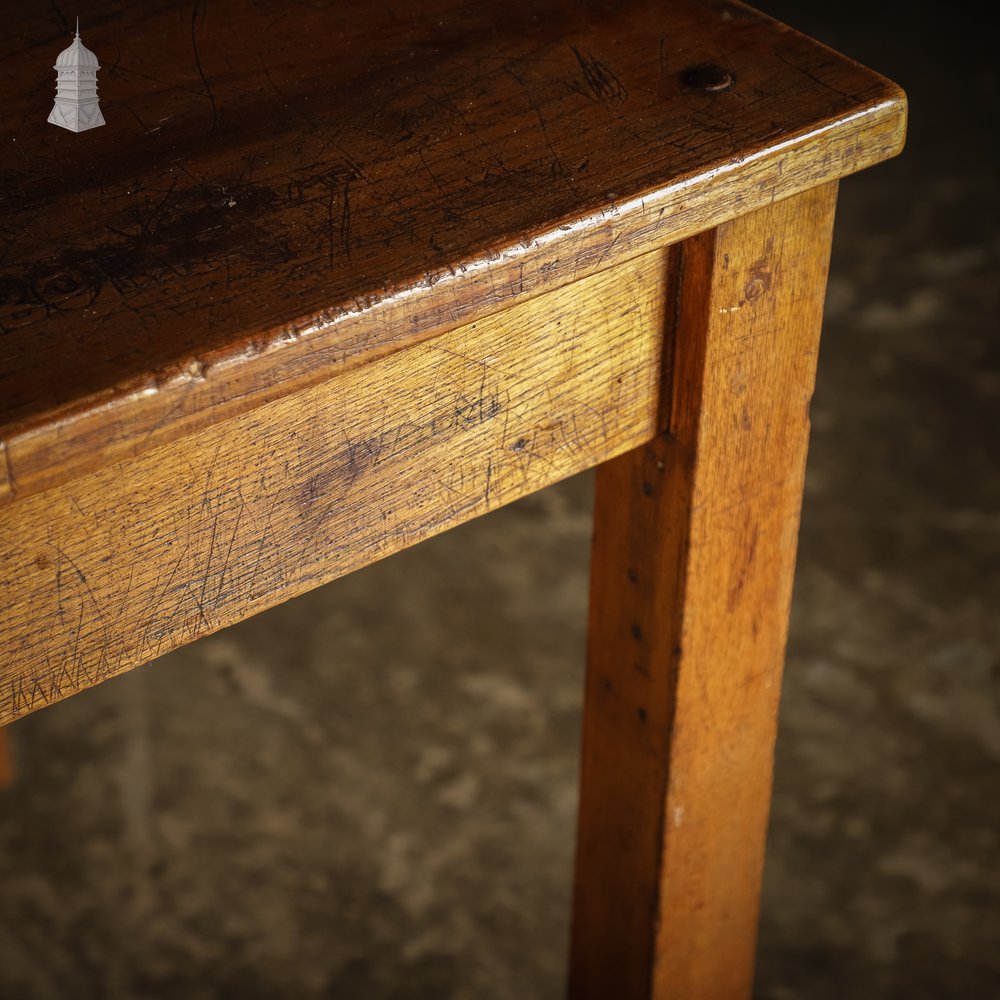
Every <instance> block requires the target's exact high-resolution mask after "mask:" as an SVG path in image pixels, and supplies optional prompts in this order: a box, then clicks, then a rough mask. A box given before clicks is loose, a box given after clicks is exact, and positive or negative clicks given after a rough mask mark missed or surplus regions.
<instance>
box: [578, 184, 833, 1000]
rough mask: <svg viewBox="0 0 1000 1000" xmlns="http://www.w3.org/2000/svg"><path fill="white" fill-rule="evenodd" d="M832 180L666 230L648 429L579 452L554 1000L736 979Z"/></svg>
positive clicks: (626, 997)
mask: <svg viewBox="0 0 1000 1000" xmlns="http://www.w3.org/2000/svg"><path fill="white" fill-rule="evenodd" d="M835 200H836V185H835V184H828V185H825V186H823V187H820V188H816V189H815V190H813V191H810V192H808V193H806V194H803V195H798V196H796V197H795V198H792V199H789V200H786V201H783V202H779V203H777V204H774V205H772V206H770V207H768V208H766V209H763V210H760V211H757V212H754V213H752V214H750V215H747V216H744V217H742V218H739V219H736V220H735V221H732V222H729V223H726V224H724V225H722V226H720V227H719V228H717V229H715V230H713V231H711V232H709V233H705V234H703V235H701V236H698V237H696V238H694V239H691V240H689V241H687V242H686V243H685V244H684V245H683V246H682V247H681V248H680V256H681V261H680V266H681V272H680V274H681V277H680V280H679V291H678V296H679V299H678V310H677V330H676V345H677V346H676V350H675V363H674V371H673V375H672V380H671V381H672V396H671V399H670V405H669V412H670V418H669V433H667V434H664V435H663V436H662V437H660V438H658V439H657V440H655V441H653V442H652V443H651V444H649V445H647V446H644V447H642V448H639V449H637V450H635V451H632V452H630V453H628V454H625V455H623V456H622V457H620V458H617V459H614V460H613V461H611V462H608V463H607V464H605V465H604V466H601V467H600V468H599V470H598V480H597V499H596V510H595V528H594V547H593V567H592V579H591V610H590V631H589V653H588V667H587V689H586V704H585V713H584V736H583V761H582V777H581V802H580V826H579V839H578V845H577V861H576V888H575V901H574V917H573V940H572V949H571V969H570V989H569V993H570V996H571V997H572V998H573V1000H582V998H601V1000H606V998H608V997H615V998H617V1000H633V998H644V1000H645V998H650V997H655V998H657V1000H664V998H668V997H669V998H677V1000H716V998H718V1000H721V998H726V1000H731V998H740V997H748V996H749V995H750V992H751V984H752V977H753V965H754V952H755V949H756V924H757V914H758V905H759V904H758V899H759V892H760V884H761V873H762V868H763V858H764V841H765V834H766V828H767V819H768V809H769V804H770V794H771V771H772V760H773V748H774V739H775V729H776V714H777V705H778V693H779V687H780V676H781V669H782V664H783V659H784V648H785V640H786V635H787V622H788V611H789V605H790V599H791V590H792V573H793V567H794V561H795V548H796V540H797V534H798V522H799V510H800V505H801V498H802V486H803V474H804V467H805V456H806V445H807V438H808V428H809V420H808V407H809V400H810V397H811V395H812V390H813V382H814V376H815V365H816V353H817V347H818V338H819V330H820V323H821V318H822V305H823V295H824V290H825V286H826V276H827V267H828V262H829V247H830V237H831V232H832V223H833V210H834V204H835Z"/></svg>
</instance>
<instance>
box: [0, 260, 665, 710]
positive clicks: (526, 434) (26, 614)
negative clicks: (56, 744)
mask: <svg viewBox="0 0 1000 1000" xmlns="http://www.w3.org/2000/svg"><path fill="white" fill-rule="evenodd" d="M666 259H667V258H666V254H665V253H662V252H661V253H652V254H647V255H646V256H644V257H640V258H637V259H636V260H634V261H631V262H629V263H628V264H624V265H621V266H620V267H618V268H616V269H613V270H610V271H606V272H603V273H601V274H598V275H596V276H595V277H592V278H587V279H585V280H584V281H581V282H578V283H577V284H576V285H573V286H570V287H567V288H564V289H561V290H559V291H556V292H551V293H549V294H547V295H544V296H541V297H539V298H537V299H534V300H532V301H529V302H526V303H524V304H523V305H519V306H516V307H514V308H513V309H511V310H508V311H507V312H506V313H503V314H502V315H499V316H494V317H491V318H488V319H486V320H484V321H482V322H479V323H473V324H471V325H469V326H466V327H461V328H459V329H457V330H454V331H452V332H451V333H448V334H445V335H444V336H441V337H439V338H437V339H435V340H432V341H429V342H427V343H425V344H419V345H415V346H413V347H411V348H408V349H406V350H403V351H399V352H397V353H396V354H394V355H392V356H390V357H388V358H384V359H382V360H381V361H378V362H376V363H373V364H369V365H366V366H365V367H363V368H357V369H354V370H352V371H350V372H347V373H346V374H344V375H342V376H341V377H340V378H336V379H333V380H332V381H330V382H326V383H324V384H322V385H320V386H316V387H314V388H311V389H305V390H300V391H299V392H297V393H295V394H293V395H291V396H289V397H287V398H285V399H283V400H280V401H276V402H273V403H268V404H266V405H265V406H263V407H260V408H259V409H257V410H254V411H251V412H249V413H246V414H243V415H242V416H239V417H236V418H234V419H232V420H229V421H225V422H223V423H221V424H218V425H217V426H215V427H212V428H209V429H207V430H204V431H201V432H200V433H198V434H195V435H190V436H188V437H185V438H183V439H181V440H179V441H177V442H174V443H172V444H168V445H164V446H161V447H160V448H157V449H154V450H153V451H150V452H147V453H146V454H145V455H143V456H141V457H139V458H135V459H131V460H129V461H127V462H122V463H119V464H116V465H112V466H108V467H106V468H104V469H101V470H98V471H97V472H94V473H91V474H90V475H88V476H85V477H83V478H81V479H78V480H76V481H74V482H72V483H69V484H67V485H65V486H61V487H56V488H54V489H52V490H49V491H47V492H46V493H43V494H40V495H38V496H34V497H28V498H26V499H23V500H20V501H19V502H18V503H16V504H14V505H13V506H10V507H7V508H0V588H2V592H3V595H4V601H3V603H2V604H0V634H2V635H3V637H4V641H3V645H2V647H0V676H2V679H3V683H2V687H0V725H2V724H3V723H4V722H7V721H9V720H11V719H13V718H15V717H17V716H19V715H24V714H25V713H27V712H30V711H32V710H33V709H37V708H40V707H42V706H44V705H46V704H49V703H50V702H53V701H56V700H58V699H60V698H63V697H66V696H67V695H70V694H72V693H73V692H75V691H77V690H79V689H80V688H83V687H87V686H88V685H91V684H94V683H97V682H98V681H100V680H103V679H105V678H106V677H110V676H112V675H114V674H116V673H119V672H121V671H122V670H126V669H128V668H129V667H133V666H136V665H137V664H139V663H142V662H144V661H146V660H149V659H152V658H153V657H155V656H157V655H159V654H160V653H163V652H166V651H168V650H170V649H173V648H174V647H176V646H178V645H181V644H182V643H185V642H189V641H190V640H192V639H196V638H198V637H199V636H203V635H207V634H208V633H210V632H213V631H215V630H216V629H218V628H221V627H223V626H224V625H229V624H231V623H233V622H235V621H239V620H241V619H243V618H246V617H247V616H249V615H251V614H253V613H254V612H256V611H260V610H262V609H264V608H266V607H269V606H271V605H273V604H276V603H278V602H279V601H282V600H285V599H286V598H288V597H291V596H293V595H294V594H298V593H302V592H303V591H305V590H308V589H309V588H311V587H314V586H317V585H318V584H321V583H323V582H325V581H327V580H330V579H333V578H334V577H335V576H338V575H340V574H342V573H346V572H348V571H349V570H352V569H356V568H358V567H360V566H363V565H365V564H366V563H369V562H371V561H372V560H374V559H378V558H380V557H382V556H385V555H388V554H390V553H392V552H395V551H397V550H398V549H400V548H402V547H404V546H406V545H410V544H412V543H414V542H417V541H420V540H421V539H423V538H426V537H428V536H430V535H433V534H435V533H437V532H439V531H442V530H444V529H445V528H448V527H450V526H452V525H455V524H458V523H460V522H462V521H464V520H467V519H468V518H471V517H474V516H476V515H477V514H482V513H485V512H486V511H488V510H490V509H492V508H494V507H497V506H499V505H500V504H504V503H508V502H510V501H512V500H515V499H517V498H518V497H520V496H523V495H524V494H526V493H529V492H532V491H533V490H537V489H540V488H541V487H543V486H547V485H548V484H550V483H552V482H555V481H556V480H558V479H561V478H563V477H564V476H567V475H570V474H571V473H574V472H578V471H580V470H582V469H585V468H589V467H590V466H592V465H594V464H596V463H598V462H602V461H604V460H606V459H607V458H610V457H611V456H613V455H616V454H618V453H620V452H622V451H625V450H627V449H629V448H633V447H635V446H636V445H637V444H639V443H640V442H642V441H644V440H647V439H648V438H649V437H650V436H651V435H652V434H653V433H654V432H655V427H656V420H657V409H658V406H659V392H660V385H661V379H662V372H661V350H662V332H663V324H664V319H663V317H664V308H663V307H664V293H663V289H664V287H665V286H666V272H665V268H666Z"/></svg>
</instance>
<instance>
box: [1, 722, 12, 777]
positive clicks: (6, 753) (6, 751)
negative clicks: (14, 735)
mask: <svg viewBox="0 0 1000 1000" xmlns="http://www.w3.org/2000/svg"><path fill="white" fill-rule="evenodd" d="M13 781H14V768H13V765H12V764H11V760H10V737H9V736H8V735H7V730H6V728H5V727H3V726H0V790H2V789H4V788H10V786H11V784H13Z"/></svg>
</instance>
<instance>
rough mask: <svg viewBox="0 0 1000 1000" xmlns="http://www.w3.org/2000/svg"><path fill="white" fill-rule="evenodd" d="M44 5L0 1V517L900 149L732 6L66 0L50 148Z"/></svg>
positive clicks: (869, 95) (856, 103)
mask: <svg viewBox="0 0 1000 1000" xmlns="http://www.w3.org/2000/svg"><path fill="white" fill-rule="evenodd" d="M64 8H65V5H60V4H56V3H48V4H46V3H39V2H30V3H25V2H24V0H0V24H2V26H3V30H2V32H0V95H2V98H3V99H2V100H0V453H2V456H0V503H4V502H7V503H10V502H12V501H15V500H16V499H17V498H18V497H26V496H29V495H31V494H33V493H37V492H38V491H40V490H43V489H47V488H49V487H50V486H53V485H57V484H59V483H64V482H67V481H69V480H71V479H72V478H74V477H75V476H79V475H82V474H84V473H86V472H89V471H91V470H92V469H95V468H98V467H100V466H102V465H106V464H108V463H110V462H112V461H115V460H118V459H121V458H127V457H130V456H133V455H138V454H140V453H142V452H144V451H146V450H148V449H149V448H151V447H154V446H155V445H158V444H161V443H164V442H166V441H169V440H172V439H174V438H176V437H178V436H180V435H183V434H187V433H191V432H193V431H194V430H196V429H197V428H199V427H205V426H208V425H211V424H214V423H216V422H218V421H219V420H221V419H223V418H225V417H228V416H232V415H234V414H237V413H240V412H242V411H244V410H246V409H248V408H251V407H254V406H258V405H261V404H263V403H265V402H267V401H269V400H273V399H276V398H280V397H282V396H285V395H287V394H288V393H289V392H292V391H294V390H295V389H297V388H301V387H304V386H307V385H311V384H315V383H317V382H320V381H322V380H324V379H326V378H329V377H331V376H332V375H333V374H335V373H337V372H339V371H342V370H344V369H345V368H349V367H351V366H356V365H360V364H363V363H365V362H367V361H369V360H372V359H374V358H377V357H380V356H384V355H385V354H386V353H388V352H390V351H392V350H396V349H398V348H400V347H403V346H405V345H408V344H412V343H415V342H418V341H420V340H422V339H426V338H427V337H430V336H433V335H435V334H437V333H440V332H442V331H445V330H448V329H451V328H454V327H456V326H458V325H461V324H462V323H466V322H469V321H471V320H473V319H476V318H478V317H481V316H483V315H486V314H489V313H494V312H497V311H499V310H501V309H503V308H505V307H506V306H508V305H510V304H512V303H515V302H518V301H522V300H524V299H525V298H527V297H530V296H532V295H537V294H538V293H539V292H542V291H544V290H548V289H552V288H556V287H559V286H561V285H564V284H566V283H568V282H571V281H574V280H576V279H578V278H581V277H584V276H585V275H588V274H593V273H594V272H596V271H598V270H601V269H603V268H606V267H609V266H611V265H613V264H615V263H620V262H621V261H623V260H627V259H629V258H630V257H633V256H636V255H638V254H640V253H643V252H646V251H649V250H651V249H653V248H655V247H657V246H663V245H664V244H665V243H667V242H672V241H676V240H678V239H680V238H683V237H686V236H690V235H693V234H694V233H696V232H699V231H701V230H703V229H706V228H710V227H711V226H713V225H716V224H717V223H719V222H721V221H724V220H725V219H728V218H732V217H734V216H736V215H739V214H742V213H744V212H746V211H749V210H751V209H753V208H754V207H757V206H760V205H764V204H767V203H769V202H771V201H773V200H774V199H775V198H780V197H784V196H786V195H790V194H794V193H795V192H797V191H802V190H805V189H807V188H809V187H812V186H814V185H816V184H819V183H822V182H824V181H826V180H830V179H833V178H836V177H840V176H843V175H845V174H848V173H851V172H852V171H854V170H858V169H860V168H861V167H864V166H867V165H868V164H871V163H875V162H877V161H879V160H881V159H884V158H885V157H887V156H890V155H892V154H893V153H895V152H896V151H898V149H899V148H900V145H901V143H902V135H903V125H904V104H903V101H902V98H901V95H900V92H899V90H898V88H896V87H895V86H893V85H892V84H890V83H889V82H888V81H886V80H884V79H882V78H881V77H879V76H878V75H876V74H874V73H872V72H870V71H868V70H865V69H863V68H862V67H860V66H857V65H856V64H854V63H852V62H850V61H849V60H847V59H844V58H842V57H840V56H837V55H836V54H835V53H832V52H830V51H829V50H828V49H825V48H823V47H822V46H819V45H817V44H815V43H814V42H812V41H810V40H809V39H806V38H804V37H802V36H801V35H799V34H797V33H795V32H793V31H790V30H788V29H786V28H784V27H782V26H780V25H777V24H775V23H774V22H773V21H771V20H769V19H768V18H766V17H764V16H762V15H761V14H758V13H757V12H755V11H753V10H751V9H750V8H748V7H745V6H743V5H741V4H739V3H733V2H728V0H721V2H720V0H712V2H707V0H702V2H699V0H671V2H670V3H666V4H665V3H662V2H660V0H625V2H610V0H609V2H604V0H595V2H588V3H578V2H575V0H502V2H494V0H490V2H485V0H421V2H414V3H410V2H403V0H357V2H351V3H347V2H333V0H330V2H326V3H324V2H314V3H308V4H305V3H293V2H291V0H286V2H281V0H262V2H258V3H246V2H242V0H199V2H196V3H190V2H187V3H179V2H170V0H158V2H154V3H135V2H127V0H100V3H97V2H96V0H81V3H80V4H79V5H78V6H77V7H74V8H73V11H72V13H73V14H74V15H75V14H76V13H79V14H80V17H81V24H82V25H85V26H86V37H87V44H88V46H89V47H91V48H92V49H93V50H94V51H95V52H96V53H97V55H98V57H99V59H100V60H101V63H102V65H103V67H104V69H103V70H102V72H101V102H102V107H103V108H104V112H105V117H106V118H107V121H108V124H107V125H106V126H105V127H104V128H101V129H97V130H94V131H92V132H88V133H82V134H79V135H77V134H71V133H68V132H66V131H65V130H63V129H58V128H54V127H53V126H51V125H49V124H47V123H46V121H45V118H46V116H47V114H48V109H49V107H50V105H51V95H52V62H53V60H54V58H55V56H56V54H57V53H58V52H59V51H60V50H61V49H62V48H64V47H65V45H66V44H68V41H69V38H70V31H71V26H70V24H69V22H68V21H67V20H66V18H65V17H64V16H63V13H62V10H63V9H64ZM67 13H68V11H67ZM705 62H714V63H719V64H721V65H722V66H724V67H726V68H727V69H728V70H730V71H731V72H732V74H733V76H734V78H735V84H734V85H733V86H732V87H730V88H729V89H727V90H724V91H722V92H718V93H708V92H705V91H704V90H701V89H699V88H698V87H696V86H691V85H690V83H689V82H685V81H686V80H688V79H689V78H688V77H687V76H686V73H685V71H686V69H687V68H689V67H690V66H692V65H698V64H701V63H705Z"/></svg>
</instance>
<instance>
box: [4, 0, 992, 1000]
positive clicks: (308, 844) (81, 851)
mask: <svg viewBox="0 0 1000 1000" xmlns="http://www.w3.org/2000/svg"><path fill="white" fill-rule="evenodd" d="M762 6H765V8H766V9H767V10H769V11H770V12H772V13H774V14H775V15H776V16H779V17H782V18H783V19H786V20H788V21H789V22H790V23H793V24H795V25H796V26H798V27H801V28H803V29H804V30H806V31H809V32H810V33H812V34H814V35H816V36H817V37H820V38H822V39H824V40H826V41H828V42H829V43H830V44H832V45H833V46H835V47H837V48H840V49H841V50H843V51H845V52H848V53H850V54H852V55H855V56H856V57H857V58H859V59H861V60H862V61H865V62H867V63H869V64H870V65H873V66H876V67H877V68H879V69H881V70H882V71H884V72H885V73H886V74H887V75H889V76H892V77H893V78H894V79H896V80H898V81H899V82H900V83H902V84H903V85H904V86H905V87H906V88H907V89H908V91H909V93H910V97H911V101H912V104H913V112H912V130H911V140H910V144H909V149H908V152H907V153H906V154H904V156H903V157H902V158H901V159H900V160H897V161H895V162H893V163H891V164H887V165H884V166H881V167H878V168H875V169H874V170H871V171H869V172H867V173H865V174H862V175H859V176H857V177H855V178H851V179H849V180H847V181H845V182H844V184H843V186H842V198H841V211H840V216H839V229H838V233H837V239H836V245H835V255H834V267H833V274H832V278H831V283H830V290H829V296H828V308H827V323H826V327H825V331H824V337H825V340H824V349H823V353H822V357H821V361H820V379H819V386H818V390H817V394H816V399H815V403H814V406H813V411H812V412H813V438H812V449H811V453H810V464H809V474H808V482H807V495H806V505H805V511H804V516H803V527H802V537H801V549H800V558H799V570H798V576H797V586H796V594H795V604H794V614H793V622H792V636H791V642H790V649H789V658H788V667H787V675H786V684H785V689H784V697H783V708H782V713H783V714H782V726H781V732H780V737H779V745H778V762H777V777H776V788H775V800H774V809H773V821H772V827H771V839H770V849H769V855H768V865H767V872H766V887H765V895H764V907H763V916H762V924H761V941H760V953H759V968H758V979H757V988H756V991H755V995H756V996H757V997H758V998H759V1000H793V998H802V1000H826V998H830V1000H833V998H837V1000H841V998H847V997H849V998H904V997H905V998H907V1000H921V998H942V997H954V998H963V1000H964V998H970V1000H987V998H991V997H1000V635H998V631H1000V614H998V613H997V611H998V608H1000V462H998V445H997V441H998V432H1000V405H998V396H1000V357H998V353H1000V352H998V318H1000V309H998V302H997V287H998V279H997V274H998V267H997V265H998V249H1000V242H998V235H997V234H998V227H997V178H998V157H997V138H996V134H997V129H996V112H995V107H996V103H997V96H998V94H997V86H996V62H995V60H994V59H993V57H992V55H991V54H990V53H988V52H987V40H986V37H985V35H986V33H985V32H977V31H976V29H975V28H974V27H969V26H968V25H957V24H956V25H954V26H950V25H949V24H948V23H943V22H942V21H941V20H940V19H938V20H934V19H932V18H931V16H930V14H929V13H921V11H920V10H919V9H913V8H907V14H906V16H905V17H903V16H901V13H900V12H898V11H897V12H892V11H891V10H890V11H886V10H885V9H884V8H878V9H876V8H875V7H874V5H869V7H870V8H871V9H868V7H862V6H861V5H860V4H858V5H857V9H853V8H852V6H851V4H850V3H848V4H838V5H836V6H835V7H834V6H833V5H827V6H828V7H830V9H826V8H823V9H822V10H819V9H817V10H816V11H812V12H810V11H809V10H805V11H803V9H802V5H801V4H796V3H792V2H791V0H785V3H784V8H782V5H781V4H780V3H771V4H763V3H762ZM873 17H874V18H876V19H877V18H879V17H882V18H883V19H884V23H882V24H878V23H872V18H873ZM858 24H865V25H867V26H868V28H867V30H866V31H864V32H859V31H858V29H857V25H858ZM591 486H592V480H591V478H590V477H589V476H582V477H578V478H576V479H573V480H570V481H568V482H566V483H564V484H561V485H559V486H557V487H555V488H553V489H550V490H548V491H546V492H543V493H541V494H538V495H536V496H534V497H531V498H529V499H526V500H524V501H522V502H520V503H518V504H516V505H514V506H512V507H510V508H507V509H504V510H502V511H499V512H497V513H496V514H493V515H491V516H490V517H488V518H486V519H483V520H481V521H479V522H476V523H473V524H471V525H468V526H466V527H464V528H462V529H459V530H458V531H455V532H452V533H450V534H448V535H446V536H444V537H442V538H439V539H436V540H434V541H431V542H428V543H425V544H424V545H422V546H419V547H417V548H416V549H412V550H410V551H408V552H405V553H403V554H401V555H399V556H397V557H395V558H393V559H391V560H388V561H387V562H385V563H381V564H377V565H375V566H372V567H370V568H369V569H367V570H365V571H363V572H360V573H357V574H355V575H353V576H351V577H348V578H346V579H344V580H341V581H338V582H336V583H334V584H331V585H329V586H327V587H324V588H322V589H320V590H318V591H315V592H313V593H312V594H309V595H307V596H306V597H303V598H300V599H298V600H295V601H292V602H290V603H288V604H286V605H284V606H282V607H280V608H277V609H275V610H273V611H271V612H269V613H267V614H264V615H261V616H259V617H257V618H255V619H253V620H251V621H249V622H246V623H245V624H243V625H241V626H239V627H236V628H232V629H229V630H228V631H226V632H223V633H220V634H219V635H216V636H214V637H212V638H210V639H206V640H204V641H202V642H199V643H196V644H195V645H193V646H190V647H188V648H186V649H183V650H180V651H178V652H176V653H174V654H172V655H170V656H167V657H164V658H163V659H161V660H160V661H158V662H157V664H156V665H155V667H152V668H149V669H142V670H139V671H136V672H134V673H133V674H130V675H128V676H125V677H122V678H120V679H118V680H115V681H112V682H109V683H107V684H105V685H103V686H101V687H99V688H96V689H94V690H92V691H91V692H88V693H87V694H84V695H81V696H79V697H76V698H73V699H71V700H69V701H68V702H64V703H62V704H61V705H58V706H55V707H53V708H50V709H48V710H46V711H44V712H41V713H38V714H37V715H34V716H31V717H29V718H27V719H25V720H23V721H22V722H20V723H18V724H17V725H16V726H15V727H14V729H13V730H12V733H13V737H14V740H15V750H16V752H17V765H18V768H19V773H20V780H19V783H18V784H17V786H16V787H15V788H14V789H13V790H12V791H10V792H8V793H6V794H4V795H0V998H4V1000H8V998H9V1000H50V998H53V1000H55V998H58V1000H63V998H70V1000H89V998H95V1000H97V998H101V1000H105V998H107V1000H115V998H128V1000H133V998H135V1000H139V998H143V1000H145V998H149V1000H161V998H163V1000H168V998H170V1000H172V998H177V1000H181V998H183V1000H200V998H205V1000H209V998H211V1000H223V998H233V1000H237V998H238V1000H255V998H261V1000H263V998H279V997H280V998H344V1000H369V998H383V997H392V998H400V1000H407V998H409V1000H425V998H454V1000H460V998H475V1000H506V998H540V1000H543V998H555V997H558V996H560V995H561V989H562V986H561V983H562V980H563V973H564V964H565V952H566V942H567V933H568V925H567V917H568V908H569V886H570V871H571V864H572V844H573V826H574V811H575V802H576V773H577V750H578V738H579V711H580V691H581V678H582V662H583V632H582V626H583V622H584V618H585V602H586V575H587V561H588V545H589V524H590V522H589V505H590V494H591Z"/></svg>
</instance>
